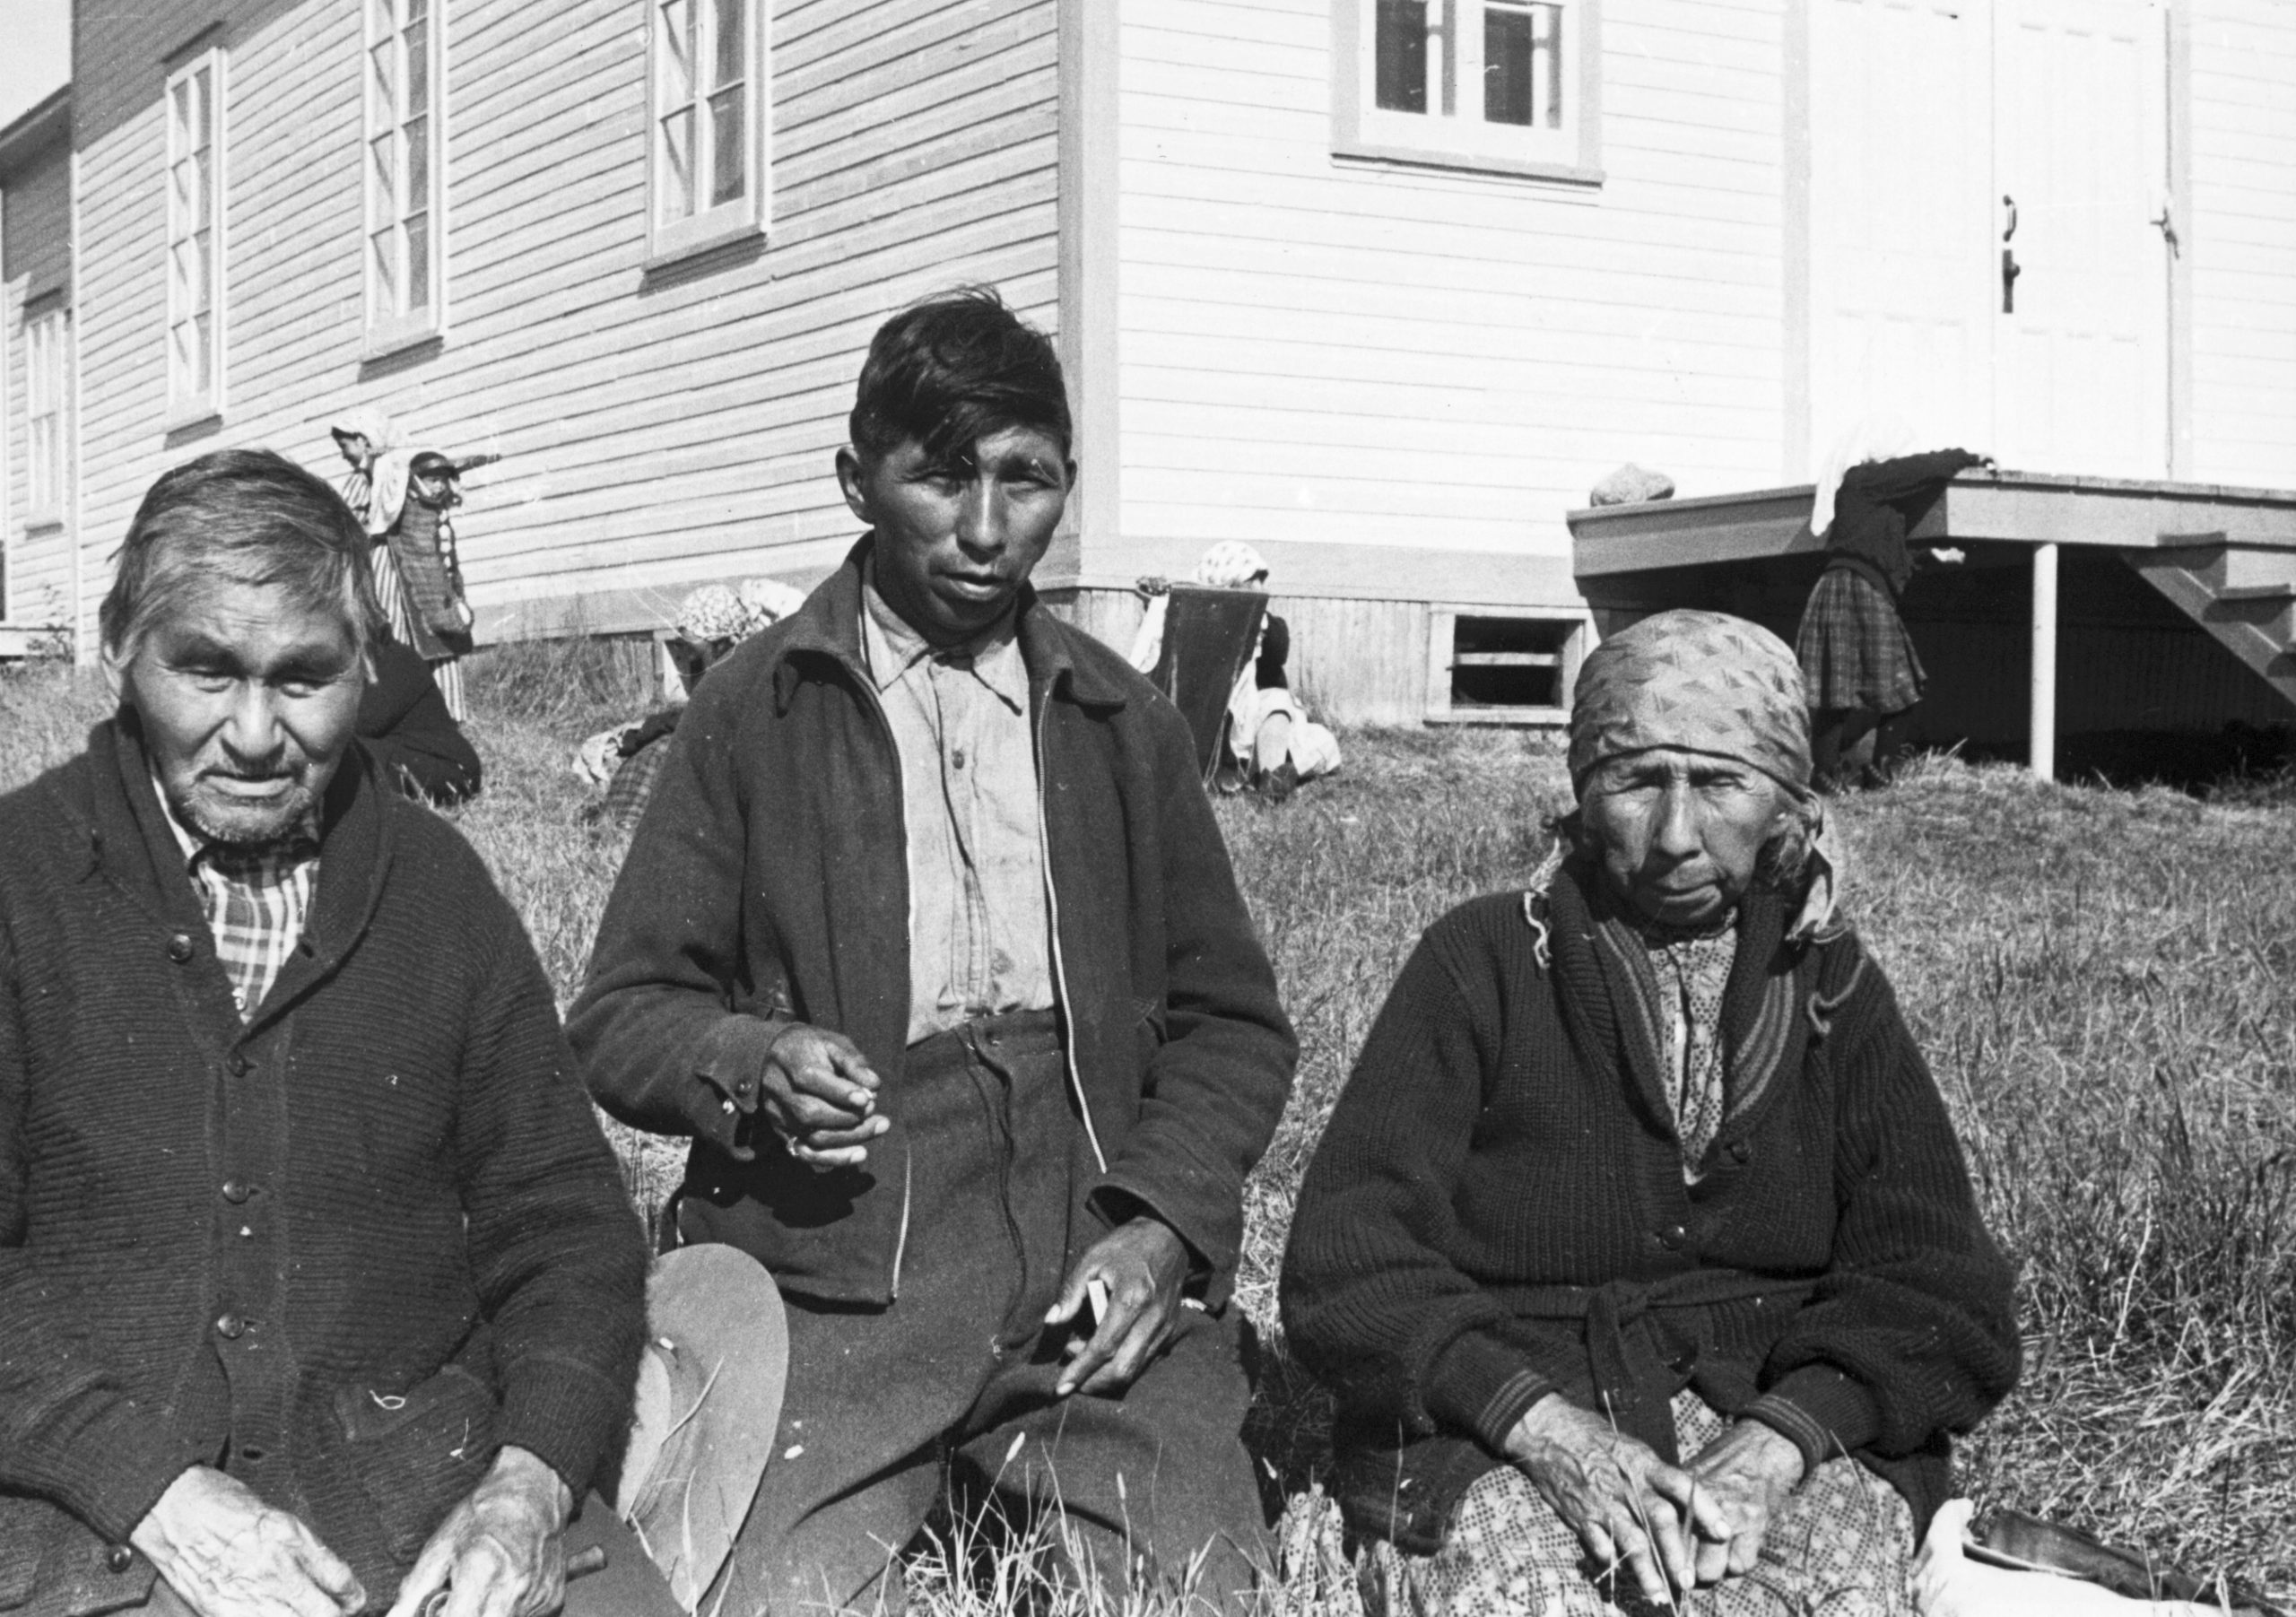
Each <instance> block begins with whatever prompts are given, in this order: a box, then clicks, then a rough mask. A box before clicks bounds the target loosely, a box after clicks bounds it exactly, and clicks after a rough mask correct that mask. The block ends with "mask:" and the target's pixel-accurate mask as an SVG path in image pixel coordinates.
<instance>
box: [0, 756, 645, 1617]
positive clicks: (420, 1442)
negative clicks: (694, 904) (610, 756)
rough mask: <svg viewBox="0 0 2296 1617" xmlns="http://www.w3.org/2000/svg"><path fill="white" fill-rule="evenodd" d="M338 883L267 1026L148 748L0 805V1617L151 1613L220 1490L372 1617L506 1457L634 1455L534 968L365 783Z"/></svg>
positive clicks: (361, 767) (476, 866) (569, 1091)
mask: <svg viewBox="0 0 2296 1617" xmlns="http://www.w3.org/2000/svg"><path fill="white" fill-rule="evenodd" d="M321 847H322V856H321V859H322V862H321V865H320V868H319V878H318V885H317V892H316V894H315V897H314V901H313V905H312V911H311V917H310V921H309V926H307V928H306V930H305V932H304V935H303V942H302V943H301V944H300V946H299V947H298V948H297V950H296V951H295V952H294V953H293V954H292V955H291V956H290V958H289V961H288V963H287V965H286V966H285V968H284V969H283V970H282V972H281V974H280V977H279V979H278V982H277V984H276V985H275V987H274V988H273V990H272V991H271V993H270V995H268V996H267V997H266V998H265V1000H264V1002H263V1003H262V1004H261V1005H259V1006H258V1007H257V1011H256V1014H255V1015H254V1017H253V1018H252V1019H251V1020H250V1021H247V1022H245V1023H242V1021H240V1018H239V1013H238V1011H237V1009H236V1007H235V1006H234V1005H233V1004H232V1000H231V992H230V982H229V980H228V979H227V978H226V976H225V973H224V969H223V968H222V965H221V964H220V963H219V962H218V961H217V959H216V955H215V946H214V943H213V938H212V937H211V935H210V934H209V931H208V927H207V924H206V920H205V917H204V912H203V910H202V908H201V907H200V902H199V900H198V898H197V896H196V893H195V891H193V888H192V884H191V882H190V881H189V879H188V877H187V875H186V874H185V870H184V861H183V855H182V852H181V850H180V849H179V848H178V846H177V845H176V843H175V840H174V839H173V837H172V835H171V833H170V830H168V827H167V825H166V822H165V820H164V817H163V811H162V810H161V805H160V801H159V796H158V794H157V793H156V792H154V791H153V789H152V779H151V772H150V767H149V765H148V764H147V762H146V761H145V755H144V752H143V747H142V745H141V743H140V742H139V740H138V739H137V736H136V734H135V727H134V724H133V719H132V716H126V715H124V716H123V717H122V718H121V719H120V720H116V721H112V722H108V723H105V724H102V725H100V726H97V727H96V729H95V731H94V732H93V734H92V735H91V737H90V741H89V746H88V750H87V752H84V753H83V754H82V755H81V756H80V757H79V758H77V759H75V760H74V761H72V762H70V763H67V764H65V765H64V766H62V767H61V768H59V769H55V770H52V771H51V772H49V773H48V774H47V775H45V776H43V777H42V778H39V780H37V781H35V782H33V783H32V784H31V785H30V786H29V787H24V788H23V789H22V790H20V791H18V792H15V793H13V794H12V795H9V796H7V797H6V798H4V799H0V1611H8V1610H12V1609H15V1608H20V1607H21V1608H22V1609H24V1610H27V1611H29V1612H32V1613H87V1612H97V1611H109V1610H112V1609H115V1608H117V1606H120V1605H124V1604H133V1603H135V1602H137V1601H139V1600H140V1599H141V1598H142V1596H143V1594H144V1593H145V1592H147V1591H148V1590H149V1588H150V1587H151V1584H152V1578H153V1576H154V1574H153V1570H152V1567H151V1565H150V1564H149V1563H148V1562H146V1561H144V1560H143V1559H142V1558H141V1557H140V1556H137V1555H135V1554H133V1553H131V1552H129V1551H128V1550H126V1548H125V1547H124V1545H125V1540H126V1537H127V1535H128V1533H129V1532H130V1530H131V1529H132V1528H133V1527H134V1526H135V1524H136V1523H137V1522H138V1521H139V1520H141V1519H142V1517H143V1516H144V1515H145V1514H146V1513H147V1512H148V1511H149V1510H150V1508H151V1507H152V1504H153V1503H154V1502H155V1501H156V1500H158V1498H159V1496H160V1495H161V1492H162V1491H165V1489H166V1488H167V1486H168V1484H169V1483H170V1482H172V1481H173V1480H174V1478H175V1477H176V1476H177V1475H178V1474H179V1473H180V1472H182V1471H183V1470H184V1468H185V1467H187V1466H188V1465H194V1464H205V1465H219V1466H221V1467H222V1468H223V1469H224V1470H226V1471H228V1472H230V1474H232V1475H234V1476H237V1477H239V1479H240V1480H241V1481H243V1482H246V1483H247V1484H248V1486H249V1487H251V1488H252V1489H254V1490H255V1491H256V1492H257V1493H258V1494H259V1495H261V1496H262V1497H263V1498H265V1499H266V1500H270V1501H272V1502H273V1503H274V1504H276V1505H278V1506H280V1507H282V1508H286V1509H290V1510H292V1511H293V1512H294V1513H295V1514H297V1515H298V1516H300V1517H301V1518H302V1519H303V1520H304V1521H305V1522H306V1523H308V1524H309V1526H311V1527H312V1529H313V1530H314V1531H315V1532H316V1533H317V1534H318V1536H319V1538H320V1539H321V1541H322V1542H324V1543H326V1544H327V1545H328V1546H329V1547H330V1548H332V1549H333V1550H335V1552H336V1553H338V1554H340V1555H341V1556H343V1557H344V1560H347V1561H349V1562H350V1563H351V1565H352V1569H354V1570H355V1571H356V1572H357V1573H358V1574H359V1577H360V1578H361V1580H362V1582H364V1584H365V1586H366V1589H367V1593H368V1596H369V1599H370V1610H374V1611H380V1610H382V1609H383V1608H384V1607H385V1606H387V1605H388V1604H389V1603H390V1601H391V1598H392V1595H393V1591H394V1590H395V1589H396V1587H397V1585H398V1582H399V1580H400V1579H401V1578H403V1577H404V1574H405V1572H406V1570H407V1569H408V1568H409V1566H410V1565H411V1564H412V1562H413V1559H414V1556H415V1554H416V1553H417V1552H419V1551H420V1550H421V1548H422V1543H424V1542H425V1540H427V1538H428V1537H429V1535H430V1534H431V1531H432V1530H433V1529H434V1528H435V1527H436V1526H438V1524H439V1521H440V1520H441V1519H442V1518H443V1517H445V1515H446V1514H447V1512H448V1510H449V1509H450V1508H452V1507H453V1506H454V1504H455V1503H456V1502H457V1500H460V1499H461V1498H462V1497H464V1496H465V1495H466V1494H467V1493H468V1492H469V1491H470V1490H471V1488H472V1487H474V1485H475V1484H476V1483H477V1482H478V1480H479V1479H480V1477H481V1476H483V1474H484V1473H485V1471H486V1469H487V1466H488V1465H490V1464H491V1460H492V1457H493V1455H494V1453H495V1451H496V1449H497V1448H498V1447H500V1445H502V1444H506V1443H511V1444H517V1445H518V1446H520V1447H525V1448H527V1449H529V1450H532V1451H533V1452H534V1453H535V1454H536V1455H538V1456H541V1457H542V1458H543V1459H544V1461H546V1462H548V1463H549V1464H550V1465H551V1466H552V1468H553V1469H555V1470H556V1471H557V1473H558V1474H559V1475H560V1476H561V1477H562V1478H563V1479H564V1480H565V1481H566V1482H567V1483H568V1484H569V1485H570V1487H571V1488H572V1489H573V1490H574V1492H575V1495H576V1497H577V1498H579V1497H581V1495H582V1492H583V1491H584V1490H585V1489H586V1488H587V1486H588V1485H589V1483H590V1482H591V1480H592V1476H593V1474H594V1473H595V1472H596V1470H597V1469H598V1467H599V1465H600V1464H601V1462H602V1461H603V1460H604V1458H605V1457H606V1456H607V1452H608V1450H609V1449H610V1448H611V1447H613V1446H614V1445H615V1444H616V1442H617V1441H618V1439H619V1436H620V1433H621V1430H622V1425H623V1423H624V1421H626V1419H627V1413H628V1408H629V1402H630V1396H631V1387H632V1385H633V1381H634V1378H635V1374H636V1367H637V1356H638V1352H639V1344H640V1342H641V1340H642V1336H643V1330H644V1286H645V1267H646V1257H645V1243H644V1239H643V1237H642V1235H641V1233H640V1231H639V1226H638V1222H637V1221H636V1220H635V1219H634V1218H633V1217H632V1216H631V1212H630V1209H629V1205H628V1204H627V1202H626V1201H625V1200H624V1198H623V1196H622V1189H621V1184H620V1180H619V1177H618V1175H617V1173H616V1171H615V1168H614V1164H613V1158H612V1156H611V1154H610V1153H609V1152H608V1151H607V1149H606V1145H605V1142H604V1138H603V1137H602V1136H601V1135H600V1133H599V1130H598V1126H597V1122H596V1117H594V1115H593V1114H592V1112H591V1110H590V1108H589V1105H588V1103H587V1100H585V1099H584V1097H583V1094H582V1091H581V1090H580V1088H579V1086H578V1084H577V1083H576V1082H575V1081H574V1078H573V1075H572V1061H571V1058H570V1056H568V1054H567V1051H566V1048H565V1045H564V1043H563V1041H562V1040H561V1038H560V1035H559V1030H558V1019H557V1016H556V1013H555V1010H554V1008H553V1005H552V995H551V990H550V986H549V984H548V982H547V981H546V980H545V979H544V976H543V974H542V970H541V968H540V966H539V965H538V963H537V962H536V961H535V956H534V951H533V949H532V946H531V945H530V944H529V943H527V941H526V934H525V932H524V930H523V929H522V927H521V926H520V925H519V923H518V919H517V916H516V915H515V914H514V913H512V911H511V909H510V907H509V904H508V903H507V902H505V901H504V900H503V899H502V897H501V895H500V893H499V892H498V891H496V890H495V887H494V884H493V882H491V879H490V878H489V877H488V874H487V872H486V869H485V866H484V865H482V864H481V863H480V862H479V860H478V858H477V856H475V855H474V853H473V852H472V851H471V849H470V848H469V847H468V846H467V845H466V844H465V842H464V841H463V840H462V839H461V838H460V837H458V836H457V835H456V834H455V832H454V831H453V830H451V829H449V828H448V826H447V825H446V824H445V823H444V822H442V821H440V820H439V819H438V818H437V817H436V816H435V815H433V814H432V813H431V812H430V811H429V810H427V809H424V808H422V807H419V806H417V805H415V804H411V803H408V802H406V801H404V799H402V798H400V797H399V796H398V795H396V794H395V793H393V792H391V791H390V790H388V789H387V787H385V786H383V784H382V783H381V780H380V778H379V774H378V770H377V769H376V766H375V765H374V763H373V761H372V760H370V759H369V758H368V757H366V755H365V754H364V753H363V752H354V753H353V755H352V757H351V758H349V759H347V760H346V761H344V765H343V767H342V768H341V769H339V770H338V771H337V773H336V776H335V782H334V784H333V786H332V787H330V789H329V793H328V800H327V803H326V814H325V820H324V830H323V833H322V843H321ZM27 1603H29V1604H27Z"/></svg>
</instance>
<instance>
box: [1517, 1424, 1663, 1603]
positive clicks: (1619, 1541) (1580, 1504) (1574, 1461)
mask: <svg viewBox="0 0 2296 1617" xmlns="http://www.w3.org/2000/svg"><path fill="white" fill-rule="evenodd" d="M1507 1457H1508V1458H1509V1459H1510V1460H1512V1461H1513V1462H1514V1463H1515V1464H1516V1465H1517V1466H1518V1467H1519V1468H1520V1469H1521V1471H1522V1472H1523V1474H1524V1475H1526V1476H1527V1477H1529V1478H1530V1480H1531V1486H1532V1487H1534V1488H1535V1489H1537V1490H1538V1491H1539V1497H1540V1498H1542V1499H1544V1500H1546V1502H1547V1503H1548V1504H1550V1505H1552V1506H1553V1507H1554V1513H1555V1514H1556V1515H1557V1516H1559V1517H1561V1518H1562V1520H1563V1524H1564V1525H1565V1526H1568V1527H1569V1528H1570V1530H1571V1531H1572V1532H1573V1533H1576V1534H1578V1542H1579V1543H1582V1544H1584V1545H1585V1546H1586V1547H1587V1554H1589V1555H1591V1556H1592V1557H1594V1559H1595V1560H1597V1561H1599V1562H1601V1563H1602V1564H1603V1565H1604V1566H1605V1567H1613V1568H1616V1567H1624V1568H1625V1569H1627V1570H1628V1571H1630V1572H1631V1573H1632V1574H1633V1576H1634V1581H1635V1582H1636V1583H1637V1584H1639V1586H1640V1587H1641V1590H1642V1597H1643V1598H1644V1599H1645V1600H1647V1601H1648V1602H1649V1603H1650V1604H1653V1605H1657V1606H1671V1605H1672V1604H1674V1594H1675V1592H1676V1591H1679V1590H1685V1589H1688V1588H1689V1587H1691V1580H1692V1574H1693V1571H1694V1565H1693V1559H1692V1552H1691V1536H1690V1533H1689V1530H1688V1521H1687V1511H1686V1509H1685V1508H1684V1503H1683V1501H1687V1500H1689V1498H1690V1496H1691V1487H1692V1484H1691V1479H1690V1477H1689V1475H1688V1474H1686V1473H1684V1472H1683V1471H1680V1470H1678V1469H1676V1468H1675V1467H1674V1466H1672V1465H1667V1464H1666V1463H1665V1461H1664V1460H1662V1459H1660V1458H1659V1457H1658V1456H1657V1451H1656V1450H1654V1449H1652V1448H1651V1447H1650V1446H1649V1445H1648V1444H1647V1443H1644V1442H1642V1441H1641V1440H1640V1439H1636V1438H1631V1437H1628V1436H1627V1435H1626V1434H1625V1433H1623V1432H1621V1431H1618V1430H1613V1427H1612V1425H1611V1423H1610V1422H1609V1421H1606V1420H1605V1419H1604V1418H1603V1417H1602V1416H1600V1415H1597V1414H1594V1413H1590V1412H1588V1411H1587V1410H1583V1409H1580V1408H1579V1407H1578V1405H1577V1404H1572V1403H1571V1402H1570V1400H1569V1399H1567V1398H1565V1397H1564V1396H1563V1395H1561V1394H1560V1393H1549V1394H1547V1395H1546V1396H1545V1397H1544V1398H1541V1399H1540V1400H1539V1401H1538V1402H1537V1403H1536V1404H1533V1405H1531V1407H1530V1409H1529V1411H1528V1412H1527V1413H1525V1414H1524V1416H1523V1418H1522V1419H1521V1420H1520V1421H1517V1422H1516V1423H1515V1430H1513V1431H1511V1432H1509V1434H1508V1436H1507Z"/></svg>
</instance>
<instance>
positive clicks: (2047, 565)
mask: <svg viewBox="0 0 2296 1617" xmlns="http://www.w3.org/2000/svg"><path fill="white" fill-rule="evenodd" d="M2031 716H2032V724H2031V735H2032V750H2031V760H2032V770H2033V774H2034V775H2035V776H2036V777H2037V778H2040V779H2042V780H2054V779H2056V778H2057V546H2056V545H2054V544H2037V545H2035V546H2033V684H2032V700H2031Z"/></svg>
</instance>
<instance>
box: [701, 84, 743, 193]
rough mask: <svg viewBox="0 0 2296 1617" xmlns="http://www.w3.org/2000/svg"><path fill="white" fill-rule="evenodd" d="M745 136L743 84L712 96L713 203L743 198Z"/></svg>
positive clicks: (710, 121)
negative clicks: (743, 127) (743, 126)
mask: <svg viewBox="0 0 2296 1617" xmlns="http://www.w3.org/2000/svg"><path fill="white" fill-rule="evenodd" d="M745 144H746V143H745V142H744V140H743V139H742V91H741V87H740V86H739V85H735V87H734V88H733V89H731V90H721V91H718V93H717V94H716V95H714V96H712V97H710V98H709V156H710V164H711V167H710V179H711V182H712V183H711V185H710V187H709V205H710V206H711V207H713V208H714V207H716V206H717V205H718V204H720V203H726V202H739V201H740V200H741V199H742V185H743V182H744V178H746V175H747V166H746V164H745V163H744V157H743V153H744V146H745Z"/></svg>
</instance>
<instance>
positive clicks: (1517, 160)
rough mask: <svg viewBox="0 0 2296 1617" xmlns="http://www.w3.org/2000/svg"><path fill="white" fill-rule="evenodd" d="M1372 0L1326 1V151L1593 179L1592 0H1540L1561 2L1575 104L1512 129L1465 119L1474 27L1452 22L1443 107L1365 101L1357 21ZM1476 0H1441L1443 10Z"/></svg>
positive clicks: (1595, 5) (1597, 111)
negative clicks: (1538, 125) (1555, 123)
mask: <svg viewBox="0 0 2296 1617" xmlns="http://www.w3.org/2000/svg"><path fill="white" fill-rule="evenodd" d="M1377 3H1378V0H1332V12H1331V18H1332V31H1331V40H1332V53H1331V119H1332V133H1331V142H1332V156H1333V159H1334V161H1337V162H1340V163H1341V164H1342V165H1343V166H1355V165H1361V166H1366V167H1380V168H1386V167H1396V168H1405V169H1410V168H1431V169H1442V170H1469V171H1473V172H1476V173H1482V174H1489V175H1500V176H1509V177H1512V178H1518V179H1525V180H1536V181H1543V182H1545V183H1548V184H1551V185H1555V186H1559V187H1570V188H1591V187H1599V186H1600V185H1601V184H1602V183H1603V178H1604V175H1603V168H1602V80H1603V70H1602V57H1603V44H1602V0H1546V3H1547V4H1555V5H1558V6H1560V7H1561V14H1562V53H1563V66H1562V69H1561V73H1562V79H1563V83H1565V84H1566V85H1567V86H1569V91H1568V92H1569V94H1570V97H1571V99H1572V100H1573V101H1574V102H1575V103H1576V105H1575V106H1566V107H1565V108H1564V109H1563V112H1562V118H1561V127H1560V128H1559V129H1556V130H1552V131H1547V130H1540V129H1518V128H1515V127H1513V126H1507V125H1494V124H1487V123H1484V122H1483V121H1482V120H1481V119H1480V118H1478V117H1468V116H1467V115H1466V114H1465V111H1464V110H1463V108H1462V106H1461V103H1463V102H1464V100H1465V96H1466V94H1467V91H1466V90H1465V86H1466V85H1468V84H1469V83H1472V82H1474V80H1476V79H1479V78H1480V76H1481V75H1480V74H1479V72H1475V71H1473V70H1474V68H1475V67H1476V65H1478V64H1479V63H1480V62H1481V60H1482V39H1481V36H1480V33H1479V31H1477V30H1470V29H1464V28H1459V27H1457V25H1456V23H1455V24H1454V28H1453V30H1452V31H1453V32H1455V33H1457V35H1458V36H1459V39H1457V40H1456V41H1452V42H1449V43H1447V44H1445V45H1444V46H1443V47H1441V48H1443V49H1444V50H1446V51H1447V52H1449V53H1451V55H1450V56H1449V57H1448V60H1447V62H1446V64H1445V73H1444V74H1443V77H1444V80H1445V84H1446V90H1447V94H1448V97H1449V99H1450V100H1452V101H1453V103H1454V104H1453V106H1452V107H1451V108H1450V109H1448V111H1447V112H1445V113H1443V114H1437V113H1434V112H1432V111H1431V112H1429V113H1425V114H1420V113H1397V112H1387V111H1383V110H1381V109H1379V108H1378V107H1377V106H1376V105H1374V89H1373V85H1374V77H1373V74H1374V63H1373V61H1372V52H1371V48H1370V30H1369V28H1368V27H1367V26H1366V22H1365V17H1366V13H1367V12H1368V11H1369V10H1370V8H1371V7H1372V6H1374V5H1376V4H1377ZM1480 4H1481V0H1451V5H1452V9H1453V11H1454V12H1455V13H1457V12H1458V11H1459V10H1461V9H1463V8H1467V7H1475V6H1479V5H1480Z"/></svg>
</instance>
